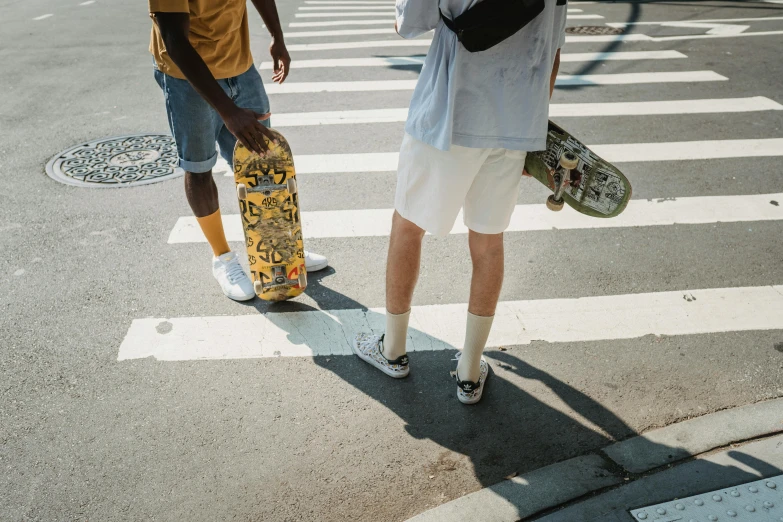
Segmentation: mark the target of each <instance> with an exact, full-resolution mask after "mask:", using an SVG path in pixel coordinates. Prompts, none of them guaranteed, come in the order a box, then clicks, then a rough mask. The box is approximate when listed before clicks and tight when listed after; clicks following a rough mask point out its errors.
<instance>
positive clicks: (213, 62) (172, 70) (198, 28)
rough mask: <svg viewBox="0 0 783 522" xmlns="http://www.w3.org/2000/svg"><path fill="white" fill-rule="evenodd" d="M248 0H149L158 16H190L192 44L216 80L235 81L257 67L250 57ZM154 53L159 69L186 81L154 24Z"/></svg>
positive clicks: (152, 43)
mask: <svg viewBox="0 0 783 522" xmlns="http://www.w3.org/2000/svg"><path fill="white" fill-rule="evenodd" d="M245 2H246V0H149V7H150V16H151V17H152V19H153V21H154V20H155V15H154V13H188V14H190V44H191V45H192V46H193V47H194V48H195V49H196V52H198V54H199V55H200V56H201V58H202V59H203V60H204V62H206V64H207V67H209V70H210V71H212V75H213V76H214V77H215V78H216V79H222V78H231V77H234V76H239V75H240V74H242V73H244V72H246V71H247V70H248V69H250V66H251V65H253V57H252V55H251V54H250V30H249V29H248V26H247V4H246V3H245ZM150 52H151V53H152V55H153V56H154V57H155V62H156V63H157V64H158V69H160V70H161V71H163V72H164V73H166V74H169V75H171V76H174V77H175V78H181V79H185V75H183V74H182V71H180V70H179V67H177V66H176V65H175V64H174V62H173V61H172V60H171V57H170V56H169V54H168V53H167V52H166V46H165V45H164V44H163V39H162V38H161V36H160V30H159V29H158V24H156V23H153V24H152V37H151V39H150Z"/></svg>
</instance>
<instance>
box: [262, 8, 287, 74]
mask: <svg viewBox="0 0 783 522" xmlns="http://www.w3.org/2000/svg"><path fill="white" fill-rule="evenodd" d="M253 5H254V6H256V10H257V11H258V14H260V15H261V18H262V19H263V20H264V24H265V25H266V28H267V29H268V30H269V34H270V35H271V36H272V42H271V43H270V44H269V54H270V55H272V62H273V67H274V74H273V75H272V80H273V81H275V82H277V83H283V82H284V81H285V79H286V77H287V76H288V72H289V71H290V70H291V56H289V54H288V49H286V46H285V41H284V40H283V29H282V28H281V27H280V16H278V14H277V5H275V0H253Z"/></svg>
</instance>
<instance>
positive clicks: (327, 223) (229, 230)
mask: <svg viewBox="0 0 783 522" xmlns="http://www.w3.org/2000/svg"><path fill="white" fill-rule="evenodd" d="M530 182H531V183H533V181H532V180H530ZM775 203H777V204H775ZM393 212H394V211H393V209H362V210H330V211H309V212H308V211H304V212H302V227H303V229H304V230H306V231H307V237H308V238H313V239H323V238H330V237H373V236H387V235H389V232H390V231H391V217H392V213H393ZM222 218H223V225H224V227H225V229H226V238H227V239H228V240H229V241H237V242H241V241H244V233H243V232H242V224H241V221H240V219H239V215H238V214H228V215H224V216H222ZM781 220H783V193H778V194H754V195H749V196H699V197H690V198H678V199H676V200H673V201H672V200H667V199H665V198H664V199H658V200H656V199H653V200H632V201H631V202H630V203H629V204H628V207H627V208H626V210H625V211H624V212H623V213H622V214H620V215H619V216H617V217H615V218H612V219H596V218H592V217H588V216H584V215H582V214H579V213H577V212H574V211H573V210H571V209H570V208H569V209H564V210H563V211H562V212H551V211H549V209H547V208H546V207H545V206H544V205H541V204H529V205H517V206H516V208H515V209H514V214H513V216H512V218H511V224H510V225H509V228H508V232H531V231H539V230H584V229H603V228H628V227H653V226H664V225H702V224H707V223H738V222H744V221H781ZM467 232H468V230H467V228H466V227H465V225H463V224H462V219H461V216H460V217H458V218H457V223H456V224H455V226H454V228H453V229H452V231H451V233H452V234H467ZM205 241H206V239H205V238H204V234H202V232H201V229H200V228H199V226H198V222H197V221H196V218H194V217H192V216H183V217H181V218H179V219H178V220H177V223H176V224H175V225H174V228H173V229H172V230H171V233H170V234H169V239H168V242H169V244H176V243H203V242H205Z"/></svg>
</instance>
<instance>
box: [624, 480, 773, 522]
mask: <svg viewBox="0 0 783 522" xmlns="http://www.w3.org/2000/svg"><path fill="white" fill-rule="evenodd" d="M631 515H632V516H633V517H634V520H638V521H640V522H676V521H680V520H681V521H683V522H716V521H719V522H728V521H732V522H783V475H778V476H777V477H772V478H768V479H764V480H757V481H755V482H748V483H747V484H741V485H739V486H734V487H731V488H725V489H719V490H717V491H710V492H709V493H703V494H701V495H694V496H692V497H688V498H682V499H675V500H671V501H669V502H664V503H662V504H656V505H654V506H647V507H644V508H640V509H634V510H632V511H631Z"/></svg>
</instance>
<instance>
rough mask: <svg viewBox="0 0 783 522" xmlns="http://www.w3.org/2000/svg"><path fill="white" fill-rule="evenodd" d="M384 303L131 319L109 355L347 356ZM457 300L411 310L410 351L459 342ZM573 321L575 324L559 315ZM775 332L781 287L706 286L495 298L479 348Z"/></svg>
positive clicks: (377, 321) (461, 323)
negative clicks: (490, 322) (579, 295)
mask: <svg viewBox="0 0 783 522" xmlns="http://www.w3.org/2000/svg"><path fill="white" fill-rule="evenodd" d="M383 314H384V309H383V308H371V309H369V310H359V309H352V310H324V311H320V310H319V311H307V312H286V313H266V314H254V315H239V316H216V317H175V318H147V319H135V320H134V321H133V322H132V323H131V325H130V328H129V329H128V332H127V334H126V335H125V339H123V341H122V344H121V345H120V349H119V353H118V354H117V360H119V361H123V360H128V359H142V358H146V357H154V358H155V359H157V360H163V361H187V360H210V359H212V360H214V359H247V358H262V357H312V356H324V355H350V354H351V348H350V344H349V343H350V342H351V340H352V339H353V337H354V336H355V335H356V333H358V332H362V331H365V332H367V331H375V332H381V331H383V329H384V328H385V321H384V315H383ZM466 316H467V305H466V304H448V305H429V306H414V307H413V310H412V312H411V317H410V330H409V332H408V343H407V348H408V351H410V352H419V351H432V350H448V349H453V348H454V347H456V346H462V341H463V337H464V332H465V317H466ZM564 317H571V318H573V317H578V318H579V320H578V321H564V320H563V318H564ZM779 329H783V286H758V287H742V288H714V289H703V290H690V289H688V290H680V291H673V292H656V293H645V294H625V295H608V296H597V297H582V298H578V299H542V300H530V301H504V302H501V303H498V307H497V311H496V313H495V320H494V324H493V327H492V332H491V333H490V336H489V340H488V342H487V345H488V346H503V345H525V344H530V343H531V342H532V341H544V342H549V343H569V342H571V343H573V342H589V341H606V340H615V339H634V338H638V337H642V336H645V335H650V334H656V335H669V336H673V335H697V334H710V333H720V332H734V331H749V330H779Z"/></svg>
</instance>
